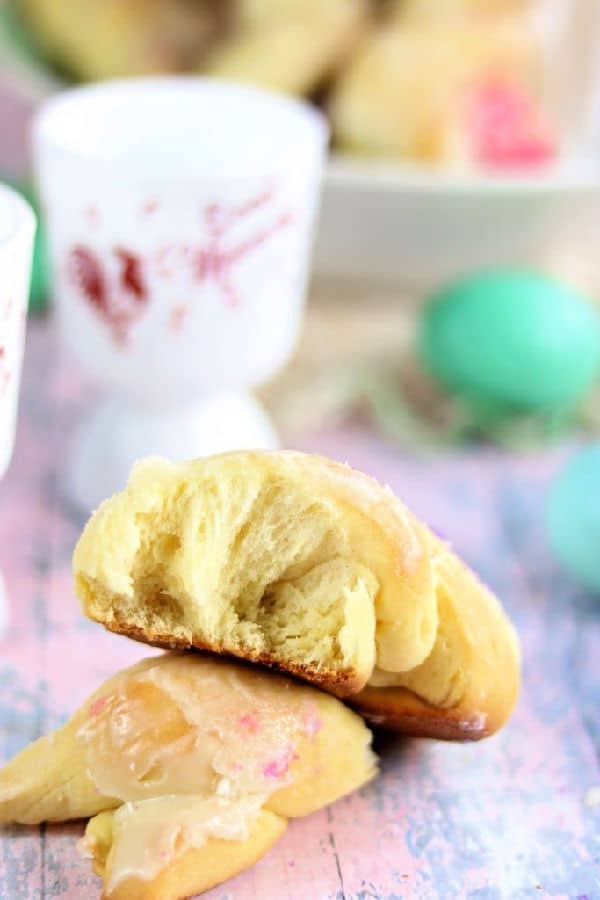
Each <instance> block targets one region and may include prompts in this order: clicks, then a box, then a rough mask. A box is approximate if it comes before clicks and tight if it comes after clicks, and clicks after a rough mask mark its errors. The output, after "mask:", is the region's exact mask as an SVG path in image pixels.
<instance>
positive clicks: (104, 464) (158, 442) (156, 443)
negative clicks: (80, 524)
mask: <svg viewBox="0 0 600 900" xmlns="http://www.w3.org/2000/svg"><path fill="white" fill-rule="evenodd" d="M278 445H279V442H278V439H277V435H276V432H275V429H274V427H273V425H272V423H271V421H270V419H269V417H268V415H267V413H266V411H265V410H264V409H263V407H262V406H261V404H260V403H259V402H258V400H256V399H255V398H254V397H253V396H252V394H250V393H249V392H247V391H243V390H241V391H240V390H237V391H236V390H230V391H223V392H220V393H215V394H211V395H209V396H204V397H203V399H202V401H201V402H199V403H195V404H190V405H187V406H184V407H177V408H175V409H171V410H165V409H160V410H157V409H148V408H145V409H144V408H140V407H137V406H133V405H128V404H127V403H125V402H123V401H120V400H118V399H115V398H111V399H108V400H106V401H104V403H102V405H101V406H99V408H98V409H96V410H94V412H93V413H92V414H91V416H90V417H89V418H88V420H87V421H85V422H84V423H83V424H82V426H81V427H80V430H79V432H78V434H77V435H76V437H75V442H74V444H73V447H72V451H71V455H70V459H69V460H68V465H67V469H66V473H65V477H64V489H65V493H66V496H67V498H68V500H69V501H70V502H71V503H72V504H74V505H75V506H76V507H77V508H79V509H81V510H83V511H84V512H86V513H89V512H90V511H91V510H93V509H95V508H96V507H97V506H98V505H99V504H100V503H101V502H102V501H103V500H104V499H106V498H107V497H110V496H111V495H112V494H114V493H115V492H117V491H120V490H122V489H123V488H124V487H125V485H126V483H127V478H128V476H129V472H130V469H131V466H132V465H133V463H134V462H135V461H136V460H137V459H140V458H142V457H145V456H163V457H167V458H168V459H172V460H184V459H193V458H194V457H197V456H208V455H210V454H213V453H221V452H225V451H227V450H237V449H270V450H272V449H276V448H277V447H278Z"/></svg>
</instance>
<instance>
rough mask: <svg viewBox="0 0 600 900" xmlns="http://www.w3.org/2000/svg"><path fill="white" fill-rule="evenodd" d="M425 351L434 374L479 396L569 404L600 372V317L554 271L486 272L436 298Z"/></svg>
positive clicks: (424, 327)
mask: <svg viewBox="0 0 600 900" xmlns="http://www.w3.org/2000/svg"><path fill="white" fill-rule="evenodd" d="M419 351H420V356H421V359H422V362H423V365H424V366H425V368H426V369H427V370H428V371H429V373H430V374H431V375H433V377H434V378H436V379H437V380H438V381H439V382H441V384H442V385H443V386H444V387H445V388H447V389H448V390H449V391H451V392H453V393H456V394H458V395H460V396H462V397H464V398H466V399H469V400H471V401H473V402H475V403H479V404H486V405H493V406H496V407H497V408H499V409H502V408H504V409H507V410H515V411H522V412H538V411H554V410H561V409H568V408H569V407H571V406H572V405H573V404H575V403H576V402H577V400H578V399H579V398H580V397H581V395H582V394H584V393H585V391H587V390H588V389H589V388H590V387H591V385H592V383H593V382H594V380H595V379H596V377H597V376H598V374H599V373H600V317H599V315H598V313H597V312H596V310H595V309H594V308H593V306H591V304H589V303H588V302H586V301H585V300H584V299H582V298H581V297H580V296H579V295H578V294H577V293H576V292H575V291H573V290H572V289H571V288H568V287H566V286H565V285H563V284H560V283H559V282H557V281H554V280H552V279H550V278H546V277H543V276H541V275H536V274H534V273H530V272H520V271H504V272H502V271H491V272H485V273H481V274H478V275H474V276H471V277H469V278H465V279H464V280H462V281H458V282H456V283H455V284H453V285H451V286H450V287H448V288H445V289H444V290H441V291H440V292H439V293H437V294H436V295H435V296H434V297H432V298H431V300H430V302H429V303H428V305H427V306H426V308H425V311H424V313H423V319H422V323H421V333H420V338H419Z"/></svg>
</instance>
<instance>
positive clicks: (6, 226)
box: [0, 185, 35, 640]
mask: <svg viewBox="0 0 600 900" xmlns="http://www.w3.org/2000/svg"><path fill="white" fill-rule="evenodd" d="M34 234H35V216H34V214H33V212H32V211H31V209H30V207H29V206H28V205H27V203H26V202H25V201H24V200H23V198H22V197H21V196H20V194H17V193H16V192H15V191H13V190H11V189H10V188H8V187H6V186H4V185H0V479H2V478H3V477H4V474H5V472H6V469H7V468H8V464H9V463H10V460H11V457H12V453H13V448H14V441H15V429H16V422H17V404H18V399H19V383H20V380H21V364H22V361H23V347H24V343H25V323H26V319H27V301H28V298H29V281H30V278H31V261H32V256H33V237H34ZM8 622H9V605H8V600H7V596H6V589H5V585H4V579H3V578H2V573H1V572H0V640H1V639H2V635H3V633H4V632H5V631H6V627H7V625H8Z"/></svg>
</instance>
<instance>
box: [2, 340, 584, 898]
mask: <svg viewBox="0 0 600 900" xmlns="http://www.w3.org/2000/svg"><path fill="white" fill-rule="evenodd" d="M89 397H90V389H89V388H88V387H86V386H85V385H84V384H83V383H82V382H81V380H80V378H79V376H78V375H77V374H76V373H75V372H74V371H73V370H72V369H71V368H69V366H68V365H67V364H66V363H64V362H62V361H60V359H59V355H58V353H57V350H56V346H55V341H54V338H53V337H52V335H51V332H50V330H49V328H48V326H47V325H40V324H35V325H34V326H33V327H32V328H31V329H30V334H29V340H28V350H27V358H26V370H25V378H24V388H23V394H22V405H21V420H20V429H19V434H18V441H17V447H16V453H15V459H14V463H13V466H12V468H11V470H10V472H9V475H8V476H7V478H6V479H5V482H4V484H3V485H2V487H1V490H0V564H1V565H2V567H3V569H4V572H5V576H6V580H7V583H8V589H9V594H10V598H11V604H12V616H13V623H12V627H11V630H10V632H9V635H8V638H7V639H6V640H5V641H4V642H3V643H0V761H3V760H5V759H6V758H8V757H9V756H11V755H12V754H14V753H15V752H16V751H18V750H19V749H20V748H21V747H23V746H24V745H25V744H27V743H28V742H29V741H31V740H33V739H34V738H36V737H37V736H38V735H40V734H41V733H42V732H45V731H47V730H48V729H50V728H52V727H54V726H56V725H58V724H59V723H60V722H61V721H62V720H63V719H64V718H65V717H66V716H67V715H68V713H69V712H70V711H71V710H73V709H74V707H75V706H76V705H77V704H78V703H79V702H80V701H81V700H82V699H83V698H84V697H85V695H86V694H87V693H88V692H90V691H91V690H92V689H93V688H95V687H96V685H97V684H98V683H99V681H100V680H101V679H102V678H104V677H105V676H107V675H109V674H111V673H113V672H114V671H115V669H117V668H118V667H120V666H122V665H125V664H128V663H130V662H132V661H133V660H134V659H136V658H139V657H140V656H142V655H144V653H145V652H146V651H145V650H144V648H142V647H140V646H138V645H135V644H132V643H129V642H128V641H126V640H125V639H122V638H118V637H116V636H112V635H109V634H107V633H105V632H104V631H103V630H102V629H100V628H99V627H97V626H93V625H91V624H90V623H88V622H87V621H86V620H84V618H83V617H82V615H81V614H80V612H79V609H78V605H77V603H76V601H75V599H74V596H73V592H72V588H71V582H70V572H69V565H70V556H71V552H72V548H73V545H74V542H75V540H76V537H77V535H78V532H79V530H80V527H81V524H82V523H81V521H80V519H79V517H78V516H77V515H76V514H74V513H73V511H72V510H69V509H68V507H67V505H66V504H65V503H64V501H63V499H62V498H61V481H60V478H61V467H62V466H63V465H64V461H65V450H66V447H67V445H68V440H69V436H70V434H71V433H72V429H73V426H74V424H75V423H76V421H77V419H78V418H79V416H80V414H81V412H82V409H83V407H84V405H85V403H86V401H87V400H88V399H89ZM296 443H297V444H298V443H300V442H298V441H296ZM301 446H302V448H303V449H309V450H317V451H320V452H322V453H326V454H329V455H331V456H334V457H338V458H341V459H345V460H348V461H349V462H350V463H352V464H353V465H355V466H358V467H359V468H362V469H364V470H366V471H368V472H370V473H372V474H373V475H376V476H377V477H378V478H380V479H381V480H383V481H385V482H388V483H389V484H390V485H391V486H392V487H393V488H394V489H395V490H396V491H397V492H398V493H400V495H402V496H403V497H404V498H405V499H406V500H407V502H408V503H409V504H410V505H412V506H413V507H414V508H415V510H416V511H417V512H418V513H420V514H421V515H422V516H423V517H424V518H426V519H427V520H428V521H430V522H431V524H432V525H433V526H434V527H435V528H436V529H437V530H438V531H440V532H442V533H443V534H444V535H445V536H446V537H447V538H448V539H449V540H450V541H451V542H452V543H453V545H454V546H455V548H456V549H457V550H458V551H460V552H461V553H463V554H464V555H465V556H466V558H467V559H468V560H469V561H470V562H471V563H472V564H473V565H474V566H475V568H476V569H477V570H478V571H479V572H480V574H481V575H482V577H483V578H484V579H485V580H486V581H487V582H488V583H490V584H491V585H492V586H493V588H495V589H496V590H497V591H498V593H499V594H500V596H501V597H502V598H503V600H504V601H505V603H506V605H507V607H508V609H509V610H510V612H511V614H512V615H513V617H514V619H515V621H516V623H517V625H518V627H519V630H520V632H521V636H522V643H523V655H524V688H523V694H522V698H521V701H520V703H519V707H518V710H517V713H516V715H515V717H514V719H513V720H512V722H511V724H510V725H509V726H508V727H507V728H506V729H505V731H504V732H502V734H500V735H499V736H497V737H495V738H493V739H491V740H489V741H487V742H484V743H483V744H480V745H474V746H452V745H448V744H435V743H428V742H410V741H405V740H400V739H397V738H390V737H385V738H380V739H379V740H378V744H379V750H380V752H381V756H382V769H383V773H382V776H381V778H380V779H379V780H378V781H376V782H375V783H374V784H373V785H371V786H370V787H368V788H367V789H365V790H363V791H362V792H360V794H358V795H356V796H354V797H351V798H349V799H346V800H343V801H341V802H340V803H338V804H336V805H335V806H334V807H332V808H330V809H328V810H325V811H323V812H321V813H318V814H316V815H313V816H310V817H309V818H307V819H304V820H301V821H296V822H293V823H291V825H290V827H289V829H288V832H287V834H286V835H285V837H284V838H283V840H282V841H281V842H280V843H279V844H278V845H277V846H276V847H275V848H274V849H273V851H272V852H271V853H270V854H269V855H268V856H267V857H266V858H265V859H264V860H263V861H262V862H261V863H259V864H258V865H257V866H256V867H255V868H254V869H252V870H251V871H249V872H247V873H245V874H243V875H241V876H239V877H238V878H236V879H235V880H233V881H231V882H230V883H228V884H227V885H224V886H222V887H220V888H218V889H216V890H214V891H212V892H210V893H209V894H208V895H206V896H207V897H209V898H210V900H225V898H236V900H251V898H256V900H265V898H277V900H279V898H289V900H321V898H336V900H337V898H343V900H351V898H352V900H359V898H360V900H367V898H369V900H383V898H385V900H391V898H419V900H421V898H423V900H425V898H435V900H446V898H447V900H454V898H462V897H469V898H478V900H483V898H485V900H499V898H510V900H512V898H538V897H556V898H580V900H582V898H587V900H592V898H600V804H599V805H594V803H593V801H594V793H596V795H597V793H598V792H594V791H593V790H592V791H591V792H590V789H593V788H594V787H598V786H600V601H599V600H594V599H593V598H591V597H589V596H587V595H586V594H585V593H583V592H582V591H580V590H578V589H577V588H576V587H575V586H574V585H573V584H572V583H571V582H570V581H569V579H568V578H567V577H566V576H564V575H563V574H561V573H560V572H559V571H558V570H557V568H556V567H555V565H554V563H553V561H552V559H551V557H550V555H549V552H548V548H547V546H546V543H545V538H544V531H543V509H544V502H545V493H546V488H547V484H548V481H549V479H550V478H551V476H552V474H553V472H554V471H555V469H556V467H557V465H558V464H559V463H560V460H561V456H562V454H561V453H560V452H552V453H547V454H544V455H539V456H529V457H522V458H516V457H508V456H505V455H502V454H500V453H497V452H493V451H485V452H470V453H465V454H464V455H457V456H453V457H428V458H424V459H420V460H416V459H414V458H409V457H406V456H404V455H402V454H401V453H400V452H399V451H398V450H397V449H396V448H393V447H390V446H386V445H385V444H383V443H381V442H380V441H378V440H377V438H375V437H374V436H373V435H369V434H367V433H364V432H361V431H353V430H344V431H336V432H333V431H332V432H329V433H326V432H322V433H319V434H313V435H311V436H306V437H305V439H304V440H303V441H302V442H301ZM81 830H82V829H81V826H80V825H69V826H67V827H60V828H57V827H48V828H31V829H26V828H22V829H10V830H6V831H4V832H0V898H1V900H36V898H39V900H45V898H50V897H58V898H62V900H67V898H73V900H74V898H84V900H93V898H94V897H97V896H99V888H98V885H99V882H98V880H97V879H96V878H95V877H94V876H93V875H92V874H91V873H90V871H89V864H88V863H87V862H86V861H84V860H80V859H79V857H78V854H77V851H76V848H75V843H76V839H77V837H78V836H79V835H80V833H81Z"/></svg>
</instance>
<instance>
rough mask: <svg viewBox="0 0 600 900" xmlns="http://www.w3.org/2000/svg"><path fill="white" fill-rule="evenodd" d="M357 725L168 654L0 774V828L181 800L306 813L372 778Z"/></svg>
mask: <svg viewBox="0 0 600 900" xmlns="http://www.w3.org/2000/svg"><path fill="white" fill-rule="evenodd" d="M370 740H371V735H370V732H369V730H368V729H367V728H366V727H365V725H364V723H363V721H362V719H361V718H360V717H359V716H357V715H356V714H355V713H353V712H352V711H351V710H349V709H347V708H346V707H345V706H343V704H342V703H340V702H339V701H338V700H336V699H335V698H334V697H330V696H328V695H326V694H322V693H321V692H319V691H316V690H315V689H314V688H311V687H309V686H307V685H302V684H298V683H296V682H294V681H291V680H290V679H288V678H284V677H282V676H277V675H273V674H269V673H267V672H264V671H262V670H260V669H257V668H252V667H249V666H244V665H242V664H236V663H233V662H230V661H228V660H225V659H215V658H209V657H203V656H199V655H197V654H188V655H186V656H184V655H181V654H163V655H160V656H156V657H152V658H149V659H145V660H143V661H142V662H140V663H138V664H137V665H135V666H133V667H131V668H129V669H125V670H123V671H122V672H120V673H119V674H117V675H115V676H114V677H113V678H111V679H109V680H108V681H107V682H106V683H105V684H103V685H102V687H101V688H99V690H98V691H96V693H95V694H93V695H92V696H91V697H90V698H89V700H87V701H86V703H84V704H83V706H82V707H81V708H80V709H79V710H78V711H77V712H76V713H75V715H74V716H73V717H72V718H71V719H70V720H69V722H67V724H66V725H65V726H64V727H63V728H61V729H59V730H58V731H56V732H54V733H53V734H50V735H48V736H47V737H43V738H40V739H39V740H38V741H35V742H34V743H33V744H31V745H30V746H29V747H27V748H26V749H25V750H23V751H22V752H21V753H20V754H19V755H18V756H16V757H15V758H14V759H13V760H12V761H11V762H9V763H8V764H7V765H6V766H5V767H4V768H3V769H2V770H0V824H6V823H8V822H22V823H25V824H37V823H39V822H44V821H50V822H62V821H65V820H68V819H77V818H81V817H85V816H93V815H95V814H96V813H99V812H102V811H104V810H108V809H114V808H116V807H118V806H120V805H121V804H123V803H128V802H131V803H138V804H139V803H144V802H145V801H148V800H155V799H156V798H158V797H165V796H178V797H188V798H189V797H196V798H202V799H206V798H215V797H218V798H222V799H225V800H231V801H252V802H254V801H257V802H258V803H259V808H262V807H263V806H264V808H265V809H267V810H270V811H271V812H273V813H276V814H277V815H280V816H283V817H295V816H302V815H306V814H307V813H310V812H313V811H314V810H316V809H319V808H320V807H322V806H324V805H326V804H327V803H332V802H333V801H334V800H336V799H337V798H338V797H341V796H342V795H343V794H346V793H348V792H349V791H351V790H354V789H355V788H357V787H359V786H360V785H361V784H364V783H365V782H366V781H368V780H369V779H370V778H371V777H373V775H374V774H375V772H376V761H375V757H374V756H373V754H372V752H371V750H370Z"/></svg>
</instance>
